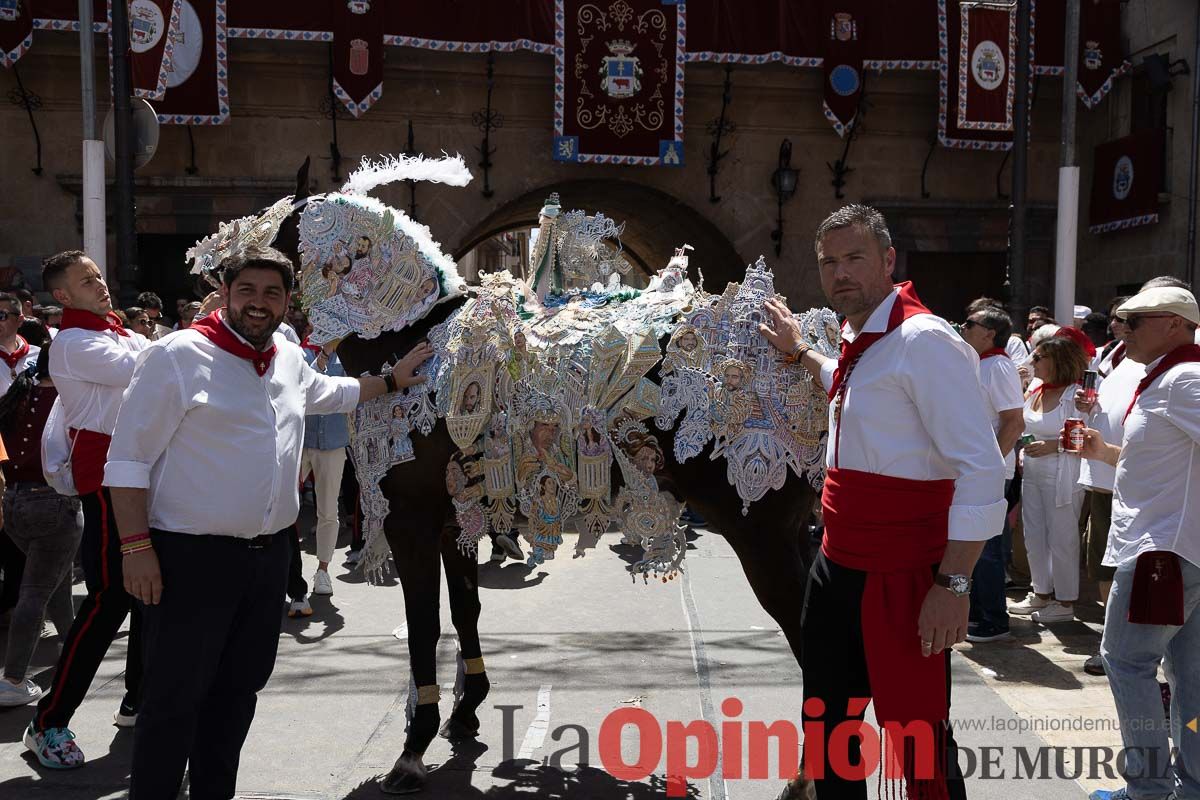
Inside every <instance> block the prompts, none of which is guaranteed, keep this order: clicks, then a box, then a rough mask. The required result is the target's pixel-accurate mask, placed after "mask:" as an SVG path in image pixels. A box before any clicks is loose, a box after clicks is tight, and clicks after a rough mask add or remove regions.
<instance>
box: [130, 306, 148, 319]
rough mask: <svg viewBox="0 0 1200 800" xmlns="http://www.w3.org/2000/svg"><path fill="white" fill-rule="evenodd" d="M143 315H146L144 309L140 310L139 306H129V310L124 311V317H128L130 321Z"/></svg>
mask: <svg viewBox="0 0 1200 800" xmlns="http://www.w3.org/2000/svg"><path fill="white" fill-rule="evenodd" d="M145 313H146V309H144V308H142V307H141V306H130V307H129V308H127V309H125V316H126V317H128V318H129V319H130V320H131V321H132V320H133V318H134V317H136V316H137V315H139V314H145Z"/></svg>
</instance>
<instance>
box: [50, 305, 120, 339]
mask: <svg viewBox="0 0 1200 800" xmlns="http://www.w3.org/2000/svg"><path fill="white" fill-rule="evenodd" d="M67 328H83V329H84V330H85V331H113V332H114V333H116V334H117V335H118V336H128V335H129V331H127V330H125V326H123V325H122V324H121V318H120V317H118V316H117V315H116V314H114V313H113V312H111V311H110V312H108V313H107V314H105V315H104V316H103V317H102V316H100V315H99V314H93V313H92V312H91V311H84V310H83V309H81V308H64V309H63V314H62V322H61V323H60V324H59V326H58V329H59V330H62V331H65V330H66V329H67Z"/></svg>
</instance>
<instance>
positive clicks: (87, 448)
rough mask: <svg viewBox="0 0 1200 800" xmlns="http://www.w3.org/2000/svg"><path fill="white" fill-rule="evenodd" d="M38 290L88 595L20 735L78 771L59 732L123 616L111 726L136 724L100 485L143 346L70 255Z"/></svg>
mask: <svg viewBox="0 0 1200 800" xmlns="http://www.w3.org/2000/svg"><path fill="white" fill-rule="evenodd" d="M42 285H43V286H45V287H46V288H47V289H49V290H50V292H51V293H52V294H53V295H54V299H55V300H57V301H58V302H60V303H62V305H63V316H62V323H61V328H60V330H59V333H58V336H56V337H55V340H54V347H53V348H51V350H50V376H51V377H52V378H53V379H54V385H55V386H57V387H58V397H59V400H58V402H60V403H61V404H62V405H61V409H60V411H61V413H62V415H63V420H64V423H65V425H66V427H67V430H68V432H69V434H70V436H71V438H72V441H73V444H72V449H71V475H72V477H73V478H74V480H75V490H76V491H77V492H78V494H79V498H80V501H81V502H82V504H83V539H82V540H81V542H80V545H79V550H80V556H81V560H82V562H83V574H84V578H85V579H86V581H87V595H86V596H85V597H84V600H83V605H82V606H80V608H79V612H78V613H77V614H76V616H75V623H74V624H73V625H72V626H71V631H70V633H68V634H67V639H66V641H65V642H63V648H62V655H61V656H59V660H58V668H57V671H56V672H55V675H54V683H53V684H51V687H50V692H49V693H48V694H47V695H46V696H45V697H43V698H42V699H41V701H40V702H39V703H38V708H37V715H36V716H34V718H33V721H32V722H30V723H29V727H28V728H27V729H26V731H25V746H26V747H28V748H29V749H30V750H31V751H33V753H34V754H35V755H36V756H37V758H38V761H39V762H41V764H42V765H43V766H45V767H49V768H52V769H70V768H74V767H80V766H82V765H83V760H84V759H83V753H82V751H80V749H79V747H78V746H77V745H76V744H75V742H74V738H75V734H73V733H72V732H71V730H70V728H69V727H68V726H69V725H70V722H71V717H72V716H73V715H74V713H75V710H76V709H77V708H79V704H80V703H81V702H83V697H84V695H85V694H87V690H88V687H89V686H91V683H92V679H93V678H94V677H95V676H96V670H97V668H98V667H99V666H100V662H101V661H102V660H103V659H104V656H105V654H106V653H107V652H108V648H109V645H111V644H112V641H113V638H114V637H115V636H116V635H117V631H118V630H120V628H121V625H122V623H124V622H125V617H126V616H127V615H129V614H130V613H131V612H132V619H131V621H130V625H129V646H128V651H127V653H126V658H125V697H124V699H123V700H122V702H121V706H120V708H118V709H117V712H116V715H115V717H114V721H115V722H116V723H117V725H119V726H122V727H129V726H132V725H133V724H134V721H135V720H136V719H137V708H138V696H139V687H140V684H141V676H142V653H141V615H140V613H139V612H138V609H137V608H136V607H134V606H133V604H132V601H131V600H130V598H129V595H128V594H127V593H126V592H125V588H124V586H123V585H122V582H121V577H122V576H121V548H120V542H119V541H118V540H117V528H116V522H115V520H114V519H113V515H112V505H111V502H110V498H109V494H108V491H107V490H105V489H103V488H102V487H101V485H100V483H101V479H102V477H103V473H104V461H105V459H106V458H107V457H108V444H109V441H110V437H111V435H112V431H113V426H114V425H115V424H116V421H117V410H118V409H119V408H120V406H121V398H122V396H123V394H124V392H125V388H126V387H127V386H128V385H129V379H130V378H131V377H132V376H133V365H134V363H135V362H136V361H137V356H138V353H139V352H141V350H142V349H143V348H145V347H146V346H147V345H149V342H148V341H147V340H146V339H145V338H143V337H142V336H141V335H139V334H136V333H131V332H129V331H127V330H125V328H123V327H122V326H121V323H120V320H118V319H117V317H116V315H115V314H113V313H112V301H111V299H110V298H109V294H108V286H107V285H106V284H105V282H104V276H103V275H102V274H101V272H100V268H99V267H97V266H96V263H95V262H94V261H92V260H91V259H90V258H88V257H87V255H86V254H85V253H83V252H82V251H79V250H68V251H66V252H63V253H59V254H57V255H54V256H51V257H50V258H48V259H46V261H45V262H44V263H43V265H42Z"/></svg>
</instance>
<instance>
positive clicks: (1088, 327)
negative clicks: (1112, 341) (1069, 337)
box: [1079, 311, 1108, 337]
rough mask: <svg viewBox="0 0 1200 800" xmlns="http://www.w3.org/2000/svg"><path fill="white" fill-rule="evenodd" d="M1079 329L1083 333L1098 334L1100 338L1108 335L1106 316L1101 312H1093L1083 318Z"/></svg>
mask: <svg viewBox="0 0 1200 800" xmlns="http://www.w3.org/2000/svg"><path fill="white" fill-rule="evenodd" d="M1079 329H1080V330H1081V331H1083V332H1084V333H1093V332H1094V333H1098V334H1100V335H1101V336H1105V337H1107V335H1108V314H1105V313H1104V312H1102V311H1093V312H1092V313H1090V314H1088V315H1087V316H1086V317H1084V318H1083V324H1081V325H1080V326H1079Z"/></svg>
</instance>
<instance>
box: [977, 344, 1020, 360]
mask: <svg viewBox="0 0 1200 800" xmlns="http://www.w3.org/2000/svg"><path fill="white" fill-rule="evenodd" d="M995 356H1004V357H1005V358H1009V359H1011V358H1012V356H1010V355H1009V354H1008V351H1007V350H1005V349H1004V348H1003V347H993V348H992V349H991V350H988V351H986V352H983V353H980V354H979V360H980V361H983V360H984V359H985V358H993V357H995Z"/></svg>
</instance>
